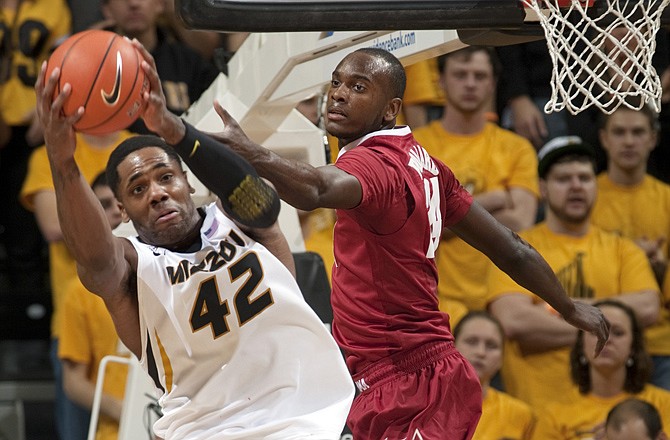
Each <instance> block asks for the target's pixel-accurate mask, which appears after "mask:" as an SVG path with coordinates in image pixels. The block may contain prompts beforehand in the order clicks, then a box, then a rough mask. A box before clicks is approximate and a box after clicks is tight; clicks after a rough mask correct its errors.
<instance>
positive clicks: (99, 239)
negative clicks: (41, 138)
mask: <svg viewBox="0 0 670 440" xmlns="http://www.w3.org/2000/svg"><path fill="white" fill-rule="evenodd" d="M49 160H50V165H51V172H52V176H53V182H54V190H55V192H56V200H57V209H58V220H59V223H60V226H61V231H62V232H63V238H64V239H65V243H66V244H67V247H68V250H69V251H70V253H71V254H72V256H73V257H74V259H75V260H76V261H77V263H79V264H80V265H83V266H85V267H87V268H89V269H91V270H102V269H105V268H107V267H109V266H110V262H111V261H112V259H111V258H110V256H111V255H113V250H114V236H113V235H112V232H111V229H110V228H109V223H108V222H107V218H106V217H105V213H104V211H103V209H102V206H101V205H100V202H99V201H98V199H97V198H96V197H95V194H94V193H93V190H92V189H91V188H90V186H89V184H88V182H87V181H86V179H85V178H84V176H83V175H82V174H81V172H80V170H79V168H78V166H77V164H76V163H75V161H74V159H73V158H71V159H67V160H56V159H54V158H53V157H52V156H50V157H49Z"/></svg>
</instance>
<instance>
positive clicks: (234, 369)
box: [130, 204, 354, 440]
mask: <svg viewBox="0 0 670 440" xmlns="http://www.w3.org/2000/svg"><path fill="white" fill-rule="evenodd" d="M200 235H201V240H202V247H201V250H200V251H198V252H196V253H183V254H182V253H174V252H170V251H168V250H166V249H164V248H159V247H154V246H149V245H146V244H143V243H141V242H140V241H138V240H137V239H136V238H134V237H133V238H131V239H130V240H131V243H133V245H134V246H135V248H136V249H137V253H138V257H139V258H138V267H137V289H138V292H137V295H138V300H139V310H140V328H141V331H142V350H143V355H142V359H141V364H142V366H143V368H144V369H145V370H146V371H147V372H148V373H149V375H150V376H152V377H153V378H154V382H156V384H157V387H158V388H159V390H160V394H161V397H160V399H159V402H160V405H161V407H162V410H163V414H164V415H163V417H162V418H160V419H159V420H158V421H157V422H156V423H155V425H154V431H155V434H156V435H158V436H160V437H161V438H163V439H165V440H172V439H179V440H199V439H207V440H219V439H221V440H223V439H226V440H233V439H247V440H248V439H277V440H279V439H281V440H289V439H339V437H340V433H341V431H342V429H343V426H344V422H345V420H346V416H347V414H348V412H349V408H350V405H351V401H352V399H353V395H354V390H353V384H352V381H351V378H350V376H349V374H348V372H347V369H346V366H345V364H344V361H343V359H342V356H341V354H340V351H339V349H338V347H337V346H336V344H335V342H334V340H333V339H332V337H331V335H330V333H329V332H328V330H327V329H326V327H325V325H324V324H323V323H321V321H320V319H319V318H318V317H317V315H316V314H315V313H314V312H313V311H312V309H311V308H310V307H309V306H308V305H307V303H306V302H305V301H304V299H303V297H302V294H301V293H300V290H299V288H298V285H297V283H296V281H295V279H294V278H293V277H292V276H291V273H290V272H289V271H288V270H287V269H286V267H285V266H284V265H283V264H282V263H281V262H280V261H279V260H278V259H277V258H275V257H274V256H273V255H272V254H271V253H270V252H269V251H268V250H267V249H266V248H265V247H263V246H262V245H260V244H259V243H256V242H255V241H253V240H251V239H250V238H249V237H247V236H246V235H245V234H244V233H243V232H242V231H241V230H240V229H239V228H238V227H237V226H236V225H235V224H234V223H233V222H232V221H230V220H229V219H228V218H227V217H225V216H224V215H223V214H222V213H221V212H220V210H219V209H218V207H217V206H216V205H215V204H211V205H209V206H207V207H206V217H205V221H204V224H203V226H202V229H201V231H200Z"/></svg>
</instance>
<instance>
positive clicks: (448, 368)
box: [214, 49, 609, 440]
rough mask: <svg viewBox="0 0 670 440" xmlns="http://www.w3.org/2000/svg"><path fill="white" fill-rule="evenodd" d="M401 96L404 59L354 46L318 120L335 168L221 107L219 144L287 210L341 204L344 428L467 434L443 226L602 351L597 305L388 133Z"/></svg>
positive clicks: (418, 435)
mask: <svg viewBox="0 0 670 440" xmlns="http://www.w3.org/2000/svg"><path fill="white" fill-rule="evenodd" d="M404 88H405V72H404V69H403V67H402V64H400V62H399V61H398V59H397V58H395V57H394V56H393V55H392V54H390V53H388V52H386V51H384V50H379V49H360V50H357V51H355V52H352V53H351V54H349V55H347V56H346V57H345V58H344V59H343V60H342V61H341V62H340V64H339V65H338V66H337V68H336V69H335V71H334V72H333V75H332V81H331V84H330V90H329V91H328V104H327V119H326V128H327V130H328V132H329V133H330V134H331V135H333V136H336V137H337V138H338V141H339V147H340V155H339V157H338V159H337V161H336V163H335V164H334V165H327V166H323V167H319V168H314V167H312V166H310V165H307V164H303V163H299V162H296V161H293V160H288V159H284V158H282V157H280V156H278V155H277V154H275V153H272V152H271V151H269V150H267V149H265V148H263V147H261V146H259V145H257V144H255V143H253V142H252V141H251V140H249V139H248V138H247V136H246V135H245V134H244V133H243V132H242V130H241V129H240V127H239V125H238V124H237V123H236V122H235V120H233V119H232V118H231V116H230V115H229V114H228V113H227V112H226V111H225V110H224V109H223V108H222V107H221V106H220V105H219V104H218V103H215V108H216V110H217V112H218V114H219V116H220V117H221V119H222V120H223V122H224V124H225V128H224V130H223V131H222V132H221V133H217V134H215V135H214V136H215V137H217V138H218V139H219V140H220V141H222V142H223V143H226V144H228V145H230V146H231V147H232V148H233V149H234V150H235V151H237V152H238V153H240V154H241V155H242V156H244V157H245V158H247V159H248V160H249V161H250V162H251V163H252V165H254V167H255V168H256V169H257V170H258V172H259V174H260V175H261V176H264V177H266V178H267V179H269V180H270V181H271V182H272V183H273V184H274V185H275V186H276V188H277V190H278V192H279V194H280V196H281V197H282V198H283V199H284V200H285V201H286V202H288V203H290V204H291V205H293V206H295V207H296V208H299V209H303V210H310V209H315V208H318V207H327V208H335V209H337V217H338V218H337V224H336V226H335V236H334V237H335V238H334V250H335V267H334V268H333V275H332V276H333V292H332V304H333V313H334V321H333V334H334V336H335V338H336V340H337V341H338V343H339V344H340V346H341V347H342V348H343V349H344V351H345V354H346V357H347V364H348V366H349V370H350V371H351V373H352V375H353V377H354V380H355V381H356V384H357V386H358V389H359V390H360V395H359V396H358V397H357V398H356V400H355V401H354V405H353V407H352V410H351V413H350V415H349V420H348V422H349V425H350V428H351V429H352V431H353V434H354V438H361V439H375V440H376V439H380V440H384V439H388V440H400V439H407V440H410V439H415V440H418V439H438V438H439V439H447V440H451V439H453V440H462V439H464V438H465V439H468V438H470V437H471V436H472V433H473V432H474V429H475V426H476V424H477V420H478V419H479V415H480V412H481V390H480V387H479V383H478V380H477V375H476V373H475V372H474V371H473V370H472V368H471V367H470V366H469V364H468V363H467V362H466V361H465V360H464V359H463V358H462V357H461V355H460V354H459V353H458V352H457V351H456V349H455V348H454V346H453V336H452V335H451V332H450V329H449V317H448V315H446V314H444V313H441V312H440V311H439V310H438V301H437V296H436V288H437V271H436V267H435V261H434V255H435V249H436V247H437V245H438V243H439V241H440V234H441V232H442V229H443V228H447V227H448V228H450V229H451V230H452V231H453V232H454V233H456V234H457V235H458V236H459V237H461V238H462V239H464V240H465V241H466V242H468V243H469V244H471V245H472V246H474V247H476V248H477V249H479V250H480V251H482V252H483V253H485V254H486V255H487V256H488V257H489V258H491V260H493V261H494V262H495V263H496V264H497V265H498V266H500V267H501V268H502V269H504V270H505V271H506V272H508V273H509V274H510V276H511V277H512V278H513V279H515V280H516V281H517V282H519V283H520V284H522V285H525V286H528V288H529V289H530V290H532V291H534V292H536V293H537V294H538V295H540V296H541V297H542V298H544V299H545V300H546V301H547V302H549V303H550V304H552V305H553V306H554V308H555V309H556V310H558V311H559V312H560V313H561V314H562V315H563V317H564V318H565V319H566V320H567V321H568V322H570V323H572V324H573V325H575V326H576V327H579V328H582V329H584V330H586V331H589V332H593V333H595V334H596V335H597V336H598V338H599V340H600V344H599V347H598V349H600V348H602V346H603V345H604V344H605V342H606V340H607V337H608V332H609V330H608V324H607V322H606V321H605V319H604V318H603V316H602V314H601V313H600V312H599V311H598V310H597V309H596V308H594V307H591V306H589V305H586V304H584V303H577V302H573V301H572V300H570V299H569V298H568V297H567V296H566V294H565V292H564V291H563V289H562V287H561V285H560V284H559V282H558V280H557V279H556V277H555V276H554V274H553V272H552V271H551V269H550V268H549V266H548V265H547V264H546V262H545V261H544V260H543V259H542V257H541V256H540V255H539V254H538V253H537V252H536V251H535V250H534V249H533V248H532V247H531V246H529V245H528V244H527V243H526V242H524V241H523V240H521V239H520V238H519V237H518V236H517V235H516V234H514V233H513V232H512V231H510V230H509V229H507V228H506V227H504V226H502V225H501V224H500V223H498V222H497V221H496V220H494V219H493V217H491V216H490V215H489V214H488V213H487V212H486V211H485V210H484V209H483V208H481V207H480V206H479V205H478V204H477V203H474V202H473V201H472V198H471V196H470V195H469V194H468V193H467V191H465V190H464V189H463V188H462V187H461V185H460V184H459V182H458V181H457V180H456V178H455V177H454V175H453V173H452V172H451V171H450V170H449V168H447V167H446V166H445V165H444V164H443V163H441V162H439V161H438V160H435V159H433V158H432V157H430V156H429V155H428V154H427V153H426V151H425V150H424V149H423V148H422V147H421V146H420V145H419V144H418V143H417V142H416V140H415V139H414V137H413V136H412V133H411V131H410V129H409V128H408V127H405V126H398V127H396V126H395V120H396V116H397V115H398V113H399V111H400V108H401V104H402V99H401V97H402V96H403V91H404ZM463 270H467V268H463Z"/></svg>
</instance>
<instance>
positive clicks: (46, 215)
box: [21, 131, 131, 440]
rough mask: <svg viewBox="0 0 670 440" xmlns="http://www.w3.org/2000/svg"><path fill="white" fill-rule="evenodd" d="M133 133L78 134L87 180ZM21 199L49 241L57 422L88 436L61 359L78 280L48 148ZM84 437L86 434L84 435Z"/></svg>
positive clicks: (37, 154)
mask: <svg viewBox="0 0 670 440" xmlns="http://www.w3.org/2000/svg"><path fill="white" fill-rule="evenodd" d="M130 136H131V133H130V132H128V131H119V132H116V133H111V134H109V135H106V136H90V135H85V134H81V133H78V134H77V151H76V152H75V158H76V159H77V161H78V163H80V164H81V172H82V174H83V175H84V177H85V178H86V180H87V181H89V182H90V181H92V180H93V179H94V178H95V176H97V175H98V174H99V173H100V172H102V171H103V170H104V169H105V166H106V165H107V159H108V158H109V155H110V154H111V152H112V151H113V150H114V148H115V147H116V145H117V143H118V142H121V141H122V140H124V139H127V138H129V137H130ZM21 201H22V202H23V204H24V206H26V207H27V208H28V209H29V210H31V211H33V212H34V214H35V218H36V219H37V224H38V225H39V227H40V230H41V232H42V235H43V236H44V239H45V240H46V241H47V242H48V244H49V275H50V284H51V295H52V303H53V312H52V316H51V341H52V344H51V347H52V348H51V361H52V365H53V368H54V377H55V382H56V403H55V406H56V422H57V426H62V427H63V429H66V430H67V431H66V432H67V434H64V437H62V439H61V440H78V439H81V438H86V434H87V432H88V420H89V414H88V411H86V410H84V409H82V407H81V406H79V405H76V404H74V403H73V402H72V401H70V400H69V399H68V398H67V396H66V395H65V393H64V390H63V382H62V368H61V367H62V364H61V362H60V360H59V359H58V338H59V333H60V329H61V327H62V324H61V322H62V315H61V313H62V307H63V302H64V300H65V290H66V288H67V286H68V285H69V284H70V283H71V282H72V281H73V280H76V279H77V268H76V265H75V261H74V259H73V258H72V255H71V254H70V251H69V249H68V247H67V246H66V244H65V242H64V241H63V233H62V231H61V225H60V222H59V219H58V211H57V206H56V193H55V191H54V187H53V181H52V179H51V170H50V169H49V160H48V157H47V151H46V147H45V146H42V147H40V148H38V149H36V150H35V151H34V152H33V154H32V155H31V157H30V163H29V166H28V174H27V175H26V180H25V182H24V184H23V188H22V189H21ZM82 436H83V437H82Z"/></svg>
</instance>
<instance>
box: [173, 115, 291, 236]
mask: <svg viewBox="0 0 670 440" xmlns="http://www.w3.org/2000/svg"><path fill="white" fill-rule="evenodd" d="M184 125H185V126H186V135H185V136H184V139H182V141H181V142H179V143H178V144H177V145H173V147H174V148H175V150H177V153H179V155H180V156H181V157H182V159H184V162H185V163H186V165H188V167H189V169H190V170H191V171H192V172H193V174H195V176H196V177H197V178H198V179H199V180H200V181H201V182H202V183H203V184H204V185H205V186H206V187H207V188H209V190H210V191H212V192H213V193H214V194H216V195H217V196H218V197H219V199H220V200H221V204H222V205H223V208H224V210H225V212H226V213H227V214H228V215H229V216H230V217H231V218H232V219H233V220H236V221H238V222H239V223H241V224H243V225H245V226H249V227H252V228H266V227H269V226H271V225H272V224H273V223H274V222H275V221H276V220H277V217H278V216H279V208H280V202H279V196H278V195H277V193H276V191H275V190H274V189H273V188H271V187H270V186H269V185H268V184H267V183H265V182H264V181H263V179H261V178H260V177H259V176H258V173H256V170H255V169H254V167H252V166H251V164H249V162H247V161H246V160H245V159H243V158H242V157H241V156H239V155H238V154H237V153H235V152H233V151H232V150H231V149H230V148H228V147H227V146H226V145H224V144H222V143H220V142H217V141H216V140H214V139H212V138H211V137H209V136H207V135H206V134H204V133H202V132H201V131H199V130H197V129H196V128H195V127H193V126H191V125H190V124H188V123H186V121H184Z"/></svg>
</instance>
